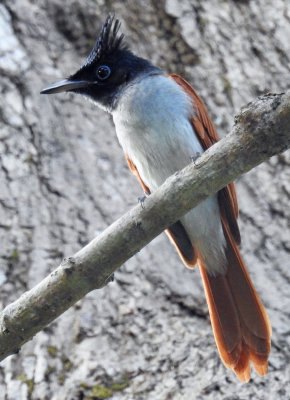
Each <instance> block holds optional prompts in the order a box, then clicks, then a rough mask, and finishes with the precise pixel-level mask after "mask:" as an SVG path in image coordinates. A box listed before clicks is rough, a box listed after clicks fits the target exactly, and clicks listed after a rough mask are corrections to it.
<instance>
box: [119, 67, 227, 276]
mask: <svg viewBox="0 0 290 400" xmlns="http://www.w3.org/2000/svg"><path fill="white" fill-rule="evenodd" d="M191 116H194V108H193V104H192V102H191V99H190V97H189V96H188V95H187V94H186V93H185V92H184V91H183V90H182V89H181V87H180V86H179V85H178V84H177V83H176V82H174V81H173V80H172V79H170V78H168V77H166V76H162V75H154V76H147V77H145V78H143V79H142V80H140V81H139V82H138V83H135V84H133V85H132V86H129V87H128V88H126V90H125V92H124V93H123V94H122V97H121V98H120V100H119V103H118V106H117V108H116V110H115V111H114V112H113V120H114V123H115V126H116V132H117V136H118V139H119V142H120V144H121V146H122V148H123V150H124V152H125V153H126V154H127V155H128V156H129V158H130V159H131V161H132V162H133V163H134V165H135V166H136V168H137V170H138V172H139V174H140V176H141V179H142V180H143V182H144V183H145V184H146V186H148V188H149V189H150V191H151V192H153V191H154V190H155V189H156V188H157V187H158V186H160V185H161V184H162V183H163V182H164V181H165V180H166V178H168V177H169V176H170V175H172V174H173V173H174V172H176V171H177V170H180V169H182V168H184V167H185V166H186V165H187V164H189V163H190V162H191V157H193V156H196V154H197V153H203V149H202V147H201V145H200V143H199V141H198V139H197V136H196V134H195V132H194V130H193V127H192V125H191V123H190V118H191ZM181 221H182V223H183V225H184V227H185V229H186V231H187V233H188V235H189V236H190V238H191V240H192V242H193V243H195V245H198V247H203V248H204V249H203V250H202V249H200V250H201V251H202V252H203V253H204V257H207V253H208V254H209V253H211V254H212V253H214V254H216V257H217V259H220V258H221V257H223V247H224V241H225V240H224V236H223V233H222V228H221V222H220V217H219V210H218V203H217V199H216V196H213V197H211V198H209V199H207V200H206V201H204V202H202V203H201V204H199V205H198V206H197V207H195V208H194V209H192V210H191V211H190V212H189V213H187V214H186V215H185V216H184V217H183V218H182V219H181ZM212 238H214V240H212ZM199 243H200V245H199ZM221 249H222V250H221ZM214 258H215V257H214ZM210 264H212V269H214V264H215V262H212V263H210ZM219 264H221V263H220V262H219Z"/></svg>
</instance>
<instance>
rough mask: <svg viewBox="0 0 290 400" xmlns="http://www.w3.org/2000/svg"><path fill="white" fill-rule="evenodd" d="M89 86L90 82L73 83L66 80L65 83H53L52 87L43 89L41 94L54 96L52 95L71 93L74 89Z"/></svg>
mask: <svg viewBox="0 0 290 400" xmlns="http://www.w3.org/2000/svg"><path fill="white" fill-rule="evenodd" d="M88 85H89V82H87V81H73V80H69V79H64V80H63V81H59V82H56V83H53V84H52V85H50V86H48V87H46V88H44V89H42V91H41V92H40V93H41V94H52V93H61V92H69V91H71V90H74V89H80V88H84V87H88Z"/></svg>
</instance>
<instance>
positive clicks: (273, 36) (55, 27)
mask: <svg viewBox="0 0 290 400" xmlns="http://www.w3.org/2000/svg"><path fill="white" fill-rule="evenodd" d="M112 9H113V10H115V12H116V13H117V14H118V16H119V17H120V18H121V20H122V21H123V29H124V30H125V32H126V33H127V37H128V41H129V42H130V44H131V45H132V48H133V50H136V51H137V52H138V53H139V54H140V55H142V56H144V57H149V58H150V59H151V60H152V61H153V62H154V63H156V64H158V65H159V66H161V67H163V68H165V69H166V70H167V71H168V72H176V73H180V74H182V75H183V76H184V77H185V78H187V79H188V80H189V81H190V82H191V83H192V84H193V85H194V86H195V88H196V89H197V90H198V92H199V93H200V94H201V95H202V96H203V98H204V99H205V101H206V103H207V105H208V108H209V110H210V113H211V115H212V118H213V120H214V122H215V123H216V125H217V128H218V131H219V133H220V135H221V136H223V134H224V133H226V132H227V131H228V130H229V127H230V126H231V125H232V123H233V116H234V115H235V113H236V112H237V111H238V110H239V108H240V107H241V106H242V105H243V104H245V103H247V102H248V101H250V100H251V99H252V98H254V97H256V96H257V95H259V94H261V93H264V92H267V91H272V92H282V91H285V90H286V89H289V78H288V76H289V65H290V64H289V54H290V51H289V50H290V49H289V47H290V45H289V40H288V38H289V35H290V25H289V20H290V9H289V4H288V2H285V1H277V2H275V4H273V2H271V1H262V0H257V1H236V2H234V1H232V2H230V1H225V2H220V1H218V0H206V1H203V2H198V1H186V0H184V1H180V2H177V1H174V0H167V1H164V2H155V1H147V2H144V1H138V2H135V1H134V2H133V1H132V2H131V1H129V0H128V1H127V2H114V3H112V4H111V5H110V6H109V5H108V4H105V3H104V2H102V1H100V2H97V3H96V2H95V1H89V0H87V1H73V2H72V1H62V2H60V1H57V0H51V1H49V2H48V1H47V2H46V1H44V0H40V1H38V2H37V3H34V2H30V1H28V0H15V1H12V2H11V1H10V0H4V1H2V4H0V35H1V36H0V37H1V42H0V43H1V45H0V70H1V76H0V81H1V91H2V95H1V100H0V110H1V113H0V116H1V119H0V121H1V129H0V153H1V159H0V174H1V177H0V235H1V251H0V263H1V265H0V266H1V269H0V285H1V294H0V302H1V306H2V307H4V306H5V305H7V304H9V303H10V302H12V301H13V300H15V299H17V298H18V297H19V296H20V295H21V293H23V292H24V291H25V290H27V289H30V288H32V287H33V286H35V285H36V284H37V283H38V282H40V281H41V280H42V279H43V278H44V277H45V276H46V275H47V273H48V272H50V271H51V270H52V268H53V267H54V266H55V265H57V263H58V262H59V261H60V260H61V259H62V258H63V257H64V256H66V255H70V254H72V253H74V252H75V251H77V250H78V249H79V248H80V247H81V246H83V245H84V244H86V243H87V242H88V241H89V240H90V239H92V238H93V237H94V236H95V235H96V234H97V233H99V232H101V231H102V230H104V228H105V227H107V226H108V225H109V224H110V223H111V222H113V221H114V220H116V219H117V218H118V217H119V216H121V215H122V214H123V213H124V212H125V211H127V210H128V209H129V208H131V206H132V205H133V204H135V202H136V199H137V197H138V196H139V195H140V193H141V190H140V189H139V188H138V184H136V182H135V180H134V177H131V176H130V173H129V172H128V170H127V167H126V165H125V161H124V159H123V155H122V153H121V151H120V148H119V146H118V144H117V142H116V139H115V136H114V129H113V126H112V123H111V121H110V119H109V118H108V116H107V115H104V114H103V113H102V112H101V111H100V110H98V109H96V108H95V107H94V106H92V105H91V104H89V103H87V102H84V101H83V99H81V98H80V97H73V96H70V95H68V96H58V97H57V98H53V99H52V98H51V97H50V98H44V97H40V96H39V90H40V89H41V88H42V87H43V86H45V85H46V84H47V83H50V82H53V81H55V80H57V79H59V78H62V77H64V76H66V75H68V74H70V73H72V72H74V70H75V69H76V68H77V67H78V66H79V65H80V64H81V62H82V60H83V59H84V56H85V55H86V54H87V52H88V49H89V48H90V46H91V45H92V43H93V40H94V38H95V37H96V34H97V32H98V29H99V26H100V24H101V23H102V21H103V20H104V16H105V15H106V14H107V12H108V11H111V10H112ZM289 164H290V157H289V152H287V153H284V154H283V155H280V156H277V157H273V158H272V159H271V160H270V161H269V162H267V163H265V164H263V165H262V166H260V167H258V168H256V169H255V170H253V171H252V172H250V173H249V174H247V175H246V176H245V177H243V178H241V179H239V181H238V194H239V204H240V209H241V217H240V227H241V232H242V242H243V247H242V252H243V255H244V257H245V260H246V263H247V265H248V268H249V270H250V273H251V276H252V277H253V280H254V282H255V285H256V287H257V289H258V291H259V293H260V294H261V297H262V299H263V301H264V303H265V305H266V307H267V309H268V312H269V315H270V318H271V321H272V325H273V349H272V352H271V357H270V367H269V373H268V375H267V376H266V377H265V378H258V377H256V376H254V377H253V380H252V381H251V382H250V383H249V384H247V385H243V386H241V385H238V386H237V381H236V378H235V377H234V376H233V374H232V373H231V372H230V371H227V370H225V368H224V367H223V365H222V363H221V362H220V360H219V357H218V354H217V351H216V349H215V345H214V340H213V337H212V333H211V328H210V325H209V321H208V316H207V310H206V305H205V300H204V295H203V291H202V287H201V283H200V278H199V276H198V274H197V273H196V271H189V270H187V269H185V268H183V266H182V264H181V262H180V260H179V259H178V256H177V255H176V254H175V252H174V249H172V248H171V246H170V245H169V244H168V243H167V240H166V239H164V235H162V236H161V237H158V238H157V239H155V240H154V241H153V242H152V243H151V244H150V245H148V246H147V247H146V248H145V249H144V250H142V251H141V252H140V253H138V255H137V256H135V257H134V258H133V259H131V260H129V262H127V263H126V264H125V265H124V266H123V267H122V268H121V269H120V270H118V271H117V273H116V274H115V281H114V282H113V283H112V284H110V285H109V286H107V287H105V288H104V289H102V290H101V291H96V292H92V293H90V294H89V295H87V296H86V297H85V298H84V299H83V300H81V301H80V302H78V303H77V305H76V306H74V307H72V308H71V309H70V310H69V311H67V312H66V313H65V314H64V315H62V316H61V317H60V318H59V319H58V320H57V321H55V322H53V323H52V324H51V325H50V326H49V327H48V328H47V329H45V330H44V331H43V332H41V333H39V334H38V335H37V336H36V337H35V338H34V339H33V340H32V341H31V342H29V343H28V344H26V345H25V346H24V347H23V349H22V350H21V353H20V354H18V355H15V356H12V357H9V358H8V359H7V360H5V361H4V362H2V363H1V370H0V387H1V390H0V399H1V400H2V399H9V400H10V399H28V398H31V399H38V398H41V399H78V398H82V396H83V398H86V397H87V398H89V396H90V394H92V390H95V393H97V391H98V390H99V394H98V395H95V398H97V397H98V396H99V397H100V391H101V390H103V394H104V391H105V389H104V388H107V396H109V395H110V396H111V397H110V398H112V399H114V400H115V399H132V398H134V399H148V398H152V399H157V400H158V399H199V398H202V399H211V398H215V399H225V398H227V399H230V398H256V399H264V398H269V399H271V398H273V399H274V398H275V399H276V398H287V393H289V390H290V387H289V386H290V385H289V379H288V377H289V368H290V367H289V361H290V344H289V309H290V308H289V305H290V300H289V279H290V276H289V252H290V243H289V197H290V185H289V175H290V173H289ZM116 182H117V185H116ZM116 382H121V383H123V385H120V386H119V387H118V386H116V385H114V384H116ZM124 386H127V387H126V388H124ZM237 387H238V389H239V392H238V394H237ZM120 388H121V389H122V390H117V389H120ZM91 398H93V395H92V396H91Z"/></svg>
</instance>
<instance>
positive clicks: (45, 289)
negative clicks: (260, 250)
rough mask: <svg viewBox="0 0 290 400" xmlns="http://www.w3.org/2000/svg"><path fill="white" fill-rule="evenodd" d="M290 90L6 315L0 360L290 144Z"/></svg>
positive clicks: (0, 318)
mask: <svg viewBox="0 0 290 400" xmlns="http://www.w3.org/2000/svg"><path fill="white" fill-rule="evenodd" d="M289 131H290V92H287V93H286V94H277V95H273V94H269V95H266V96H263V97H261V98H258V99H257V100H255V101H254V102H252V103H250V104H248V105H247V106H245V107H244V108H243V109H242V110H241V112H240V113H239V115H238V116H237V117H236V120H235V125H234V127H233V130H232V132H231V133H230V134H229V135H227V136H226V137H225V138H224V139H222V140H221V141H220V142H218V143H216V144H215V145H214V146H212V147H211V148H210V149H209V150H207V151H206V152H205V153H204V154H203V155H201V156H200V158H198V160H197V161H196V162H195V163H192V164H190V165H188V166H187V167H186V168H184V169H183V170H182V171H179V172H177V173H175V174H174V175H173V176H171V177H170V178H168V179H167V180H166V182H165V183H164V184H163V185H162V186H161V187H160V188H159V189H158V190H156V192H154V193H153V194H152V195H150V196H149V197H148V199H146V203H145V207H144V208H142V207H141V206H140V205H139V206H136V207H135V208H133V209H132V210H130V211H129V212H127V213H126V214H125V215H124V216H123V217H121V218H120V219H118V220H117V221H116V222H115V223H113V224H112V225H111V226H110V227H108V228H107V229H106V230H105V231H104V232H103V233H102V234H100V235H99V236H98V237H96V238H95V239H94V240H92V241H91V242H90V243H89V244H88V245H87V246H85V247H84V248H83V249H81V250H80V251H79V252H77V253H76V254H75V255H74V256H73V257H69V258H67V259H65V260H64V261H63V262H62V264H61V265H60V266H59V267H58V268H57V269H56V270H55V271H53V272H52V273H51V274H50V275H49V276H47V277H46V278H45V279H44V280H43V281H41V282H40V283H39V284H38V285H37V286H35V287H34V288H33V289H31V290H29V291H28V292H26V293H24V294H23V295H22V296H21V297H20V298H19V299H18V300H16V301H15V302H14V303H12V304H10V305H8V306H7V307H6V308H5V309H4V310H3V312H2V313H1V314H0V360H2V359H4V358H5V357H7V356H8V355H10V354H13V353H15V352H17V351H18V349H19V348H20V347H21V345H22V344H23V343H25V342H27V341H28V340H29V339H30V338H32V337H33V335H35V334H36V333H37V332H39V331H40V330H41V329H43V328H44V327H45V326H46V325H48V324H49V323H50V322H51V321H53V320H54V319H55V318H57V317H58V316H59V315H60V314H62V313H63V312H64V311H65V310H67V309H68V308H69V307H70V306H71V305H72V304H74V303H75V302H77V301H78V300H79V299H80V298H82V297H83V296H84V295H85V294H87V293H88V292H90V291H91V290H93V289H98V288H101V287H102V286H104V285H106V284H107V283H108V281H110V276H111V275H112V274H113V272H114V271H115V270H116V269H117V268H118V267H119V266H120V265H122V264H123V263H124V262H125V261H126V260H128V259H129V258H130V257H132V256H133V255H134V254H135V253H136V252H138V251H139V250H140V249H141V248H142V247H144V246H145V245H146V244H147V243H149V242H150V241H151V240H152V239H153V238H155V237H156V236H157V235H159V234H160V233H161V232H162V231H163V230H164V229H165V228H167V227H168V226H170V225H171V224H172V223H174V222H175V221H177V220H178V219H179V218H180V217H181V216H182V215H184V214H185V213H186V212H187V211H189V210H190V209H191V208H192V207H195V206H196V205H197V204H198V203H200V202H201V201H203V200H204V199H205V198H206V197H208V196H210V195H212V194H213V193H215V192H217V191H218V190H220V189H221V188H223V187H224V186H225V185H227V184H228V183H229V182H231V181H233V180H234V179H236V178H237V177H238V176H240V175H241V174H243V173H245V172H247V171H249V170H250V169H252V168H253V167H255V166H257V165H258V164H260V163H262V162H263V161H265V160H266V159H268V158H269V157H271V156H273V155H275V154H278V153H281V152H282V151H284V150H286V149H287V148H289V147H290V132H289Z"/></svg>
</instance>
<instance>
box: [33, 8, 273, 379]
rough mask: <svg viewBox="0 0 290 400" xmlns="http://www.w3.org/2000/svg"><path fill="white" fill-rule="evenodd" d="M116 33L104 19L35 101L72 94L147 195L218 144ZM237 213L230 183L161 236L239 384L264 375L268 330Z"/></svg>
mask: <svg viewBox="0 0 290 400" xmlns="http://www.w3.org/2000/svg"><path fill="white" fill-rule="evenodd" d="M120 26H121V23H120V21H119V20H118V19H117V18H116V17H115V15H114V14H109V15H108V16H107V18H106V20H105V22H104V24H103V25H102V28H101V30H100V33H99V36H98V38H97V40H96V42H95V44H94V46H93V48H92V50H91V52H90V53H89V56H88V57H87V59H86V61H85V62H84V64H83V65H82V67H81V68H80V69H79V70H78V71H77V72H75V73H74V74H72V75H70V76H69V77H68V78H66V79H64V80H62V81H59V82H57V83H54V84H52V85H50V86H48V87H46V88H44V89H43V90H42V91H41V93H42V94H54V93H60V92H72V93H77V94H81V95H83V96H85V97H86V98H88V99H90V100H91V101H93V102H94V103H95V104H96V105H97V106H98V107H100V108H101V109H103V110H105V111H106V112H108V113H110V114H111V115H112V118H113V122H114V125H115V130H116V134H117V138H118V140H119V143H120V145H121V147H122V149H123V151H124V154H125V158H126V160H127V163H128V166H129V168H130V170H131V172H132V173H133V174H134V175H135V176H136V177H137V179H138V180H139V183H140V184H141V186H142V188H143V191H144V192H145V193H146V194H147V195H150V194H151V193H152V192H154V191H155V190H156V189H157V188H158V187H159V186H160V185H162V183H163V182H164V181H165V180H166V179H167V178H168V177H169V176H170V175H172V174H174V173H175V172H176V171H178V170H181V169H183V168H184V167H185V166H186V165H188V164H189V163H190V162H191V161H190V160H192V159H195V158H196V157H198V156H199V155H201V154H202V153H203V152H205V151H206V150H207V149H208V148H209V147H210V146H212V145H213V144H214V143H216V142H217V141H218V140H219V137H218V134H217V130H216V128H215V126H214V124H213V122H212V120H211V118H210V116H209V113H208V111H207V108H206V106H205V103H204V102H203V100H202V99H201V97H200V96H199V95H198V94H197V92H196V91H195V90H194V88H193V87H192V86H191V85H190V84H189V83H188V82H187V81H186V80H185V79H183V78H182V77H181V76H179V75H177V74H175V73H171V74H168V73H167V72H166V71H163V70H162V69H161V68H159V67H157V66H155V65H153V64H152V63H151V62H150V60H147V59H144V58H142V57H139V56H138V55H136V54H135V53H133V52H132V50H131V49H130V47H129V46H128V44H127V42H126V40H125V39H124V34H123V33H122V34H121V33H120ZM238 213H239V210H238V203H237V195H236V190H235V186H234V183H233V182H232V183H230V184H228V185H227V186H226V187H224V188H223V189H221V190H220V191H219V192H217V193H215V194H214V195H212V196H211V197H209V198H207V199H206V200H204V201H202V202H201V203H200V204H198V205H197V206H196V207H194V208H193V209H191V210H190V211H189V212H188V213H187V214H185V215H184V216H183V217H182V218H180V219H179V220H178V221H177V222H176V223H174V224H172V225H170V226H169V227H168V228H167V229H166V233H167V235H168V236H169V238H170V240H171V241H172V243H173V244H174V245H175V247H176V249H177V252H178V254H179V256H180V258H181V260H182V261H183V263H184V264H185V265H186V266H187V267H189V268H193V267H195V266H196V265H198V266H199V269H200V273H201V277H202V281H203V286H204V290H205V298H206V301H207V304H208V309H209V315H210V320H211V325H212V328H213V333H214V338H215V341H216V345H217V348H218V351H219V354H220V357H221V359H222V361H223V363H224V365H225V366H226V367H227V368H229V369H231V370H233V371H234V373H235V374H236V376H237V378H238V379H239V380H240V381H242V382H248V381H249V380H250V377H251V365H253V367H254V369H255V370H256V372H257V374H258V375H260V376H264V375H266V373H267V369H268V358H269V353H270V348H271V324H270V320H269V317H268V315H267V312H266V310H265V308H264V306H263V304H262V302H261V299H260V297H259V295H258V293H257V291H256V289H255V287H254V285H253V283H252V281H251V279H250V276H249V273H248V271H247V269H246V266H245V262H244V260H243V258H242V255H241V253H240V250H239V246H240V242H241V236H240V231H239V226H238V222H237V218H238Z"/></svg>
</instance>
